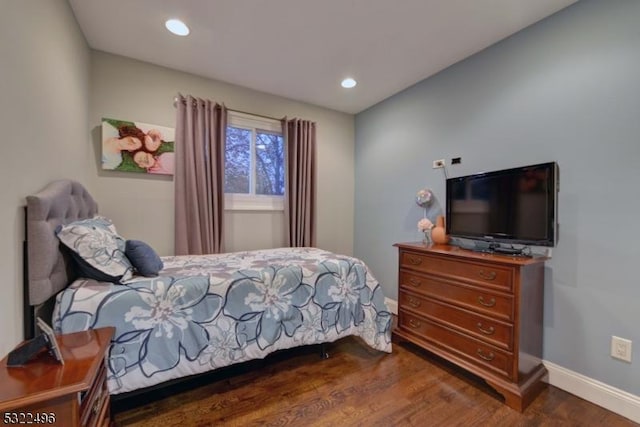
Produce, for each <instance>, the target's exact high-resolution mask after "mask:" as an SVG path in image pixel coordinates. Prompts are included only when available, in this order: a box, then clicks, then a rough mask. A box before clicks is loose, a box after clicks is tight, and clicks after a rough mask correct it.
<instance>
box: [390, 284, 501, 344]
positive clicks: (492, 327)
mask: <svg viewBox="0 0 640 427" xmlns="http://www.w3.org/2000/svg"><path fill="white" fill-rule="evenodd" d="M398 302H399V306H400V307H403V308H405V309H406V310H407V311H412V312H415V313H416V314H418V315H420V316H422V317H425V318H428V319H429V320H434V321H437V322H439V323H442V324H444V325H446V326H449V327H452V328H454V329H457V330H459V331H460V332H463V333H465V334H468V335H472V336H474V337H475V338H478V339H480V340H482V341H485V342H487V343H490V344H493V345H495V346H496V347H499V348H502V349H504V350H512V349H513V326H512V325H511V324H509V323H503V322H499V321H497V320H494V319H491V318H488V317H485V316H480V315H478V314H475V313H473V312H471V311H468V310H464V309H461V308H458V307H454V306H452V305H449V304H445V303H439V302H437V301H434V300H431V299H429V298H425V297H421V296H418V295H416V294H411V293H409V292H406V291H403V290H400V298H399V300H398Z"/></svg>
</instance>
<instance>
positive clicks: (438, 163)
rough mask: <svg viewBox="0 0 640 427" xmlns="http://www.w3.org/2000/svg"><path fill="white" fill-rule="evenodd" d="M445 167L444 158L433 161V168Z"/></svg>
mask: <svg viewBox="0 0 640 427" xmlns="http://www.w3.org/2000/svg"><path fill="white" fill-rule="evenodd" d="M443 167H444V159H440V160H434V161H433V168H434V169H440V168H443Z"/></svg>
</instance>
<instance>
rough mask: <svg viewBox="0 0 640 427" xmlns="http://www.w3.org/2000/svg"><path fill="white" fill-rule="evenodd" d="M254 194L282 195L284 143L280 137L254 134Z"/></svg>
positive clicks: (261, 132)
mask: <svg viewBox="0 0 640 427" xmlns="http://www.w3.org/2000/svg"><path fill="white" fill-rule="evenodd" d="M256 194H267V195H272V196H282V195H284V142H283V139H282V136H281V135H275V134H272V133H266V132H264V131H257V133H256Z"/></svg>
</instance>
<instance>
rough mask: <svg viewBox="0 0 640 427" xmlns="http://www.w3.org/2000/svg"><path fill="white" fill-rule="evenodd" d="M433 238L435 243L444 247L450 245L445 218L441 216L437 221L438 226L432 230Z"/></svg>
mask: <svg viewBox="0 0 640 427" xmlns="http://www.w3.org/2000/svg"><path fill="white" fill-rule="evenodd" d="M431 238H432V239H433V243H437V244H439V245H444V244H446V243H449V236H447V229H446V228H445V226H444V216H442V215H439V216H438V218H437V219H436V226H435V227H433V229H432V230H431Z"/></svg>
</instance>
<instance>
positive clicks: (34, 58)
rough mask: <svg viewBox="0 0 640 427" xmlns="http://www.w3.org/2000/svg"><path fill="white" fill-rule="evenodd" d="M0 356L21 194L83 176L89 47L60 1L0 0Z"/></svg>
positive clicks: (11, 327) (11, 299) (17, 307)
mask: <svg viewBox="0 0 640 427" xmlns="http://www.w3.org/2000/svg"><path fill="white" fill-rule="evenodd" d="M0 10H1V11H2V12H1V13H0V58H1V59H0V94H1V95H0V123H1V128H2V143H1V144H2V154H1V155H0V177H1V178H2V185H1V187H0V188H1V190H0V200H1V201H2V203H0V235H1V236H2V239H0V273H2V282H1V284H0V287H1V288H2V298H0V355H4V354H6V353H7V352H9V350H11V349H12V348H13V347H14V346H15V345H16V344H17V343H18V342H20V341H21V340H22V240H23V239H24V213H23V210H22V207H23V206H24V204H25V196H26V195H27V194H32V193H34V192H36V191H39V190H40V189H42V188H43V187H44V186H45V185H46V184H47V183H48V182H49V181H52V180H54V179H60V178H72V179H76V180H79V181H83V180H85V179H86V178H87V176H88V171H89V167H88V164H87V159H89V157H90V156H91V153H90V147H89V144H88V143H87V141H88V138H89V132H88V127H87V125H88V122H89V115H88V111H89V48H88V47H87V45H86V43H85V40H84V37H83V36H82V34H81V33H80V31H79V29H78V26H77V24H76V22H75V18H74V16H73V13H72V12H71V9H70V8H69V5H68V4H67V2H66V1H64V0H47V1H34V0H28V1H14V0H1V1H0Z"/></svg>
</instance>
